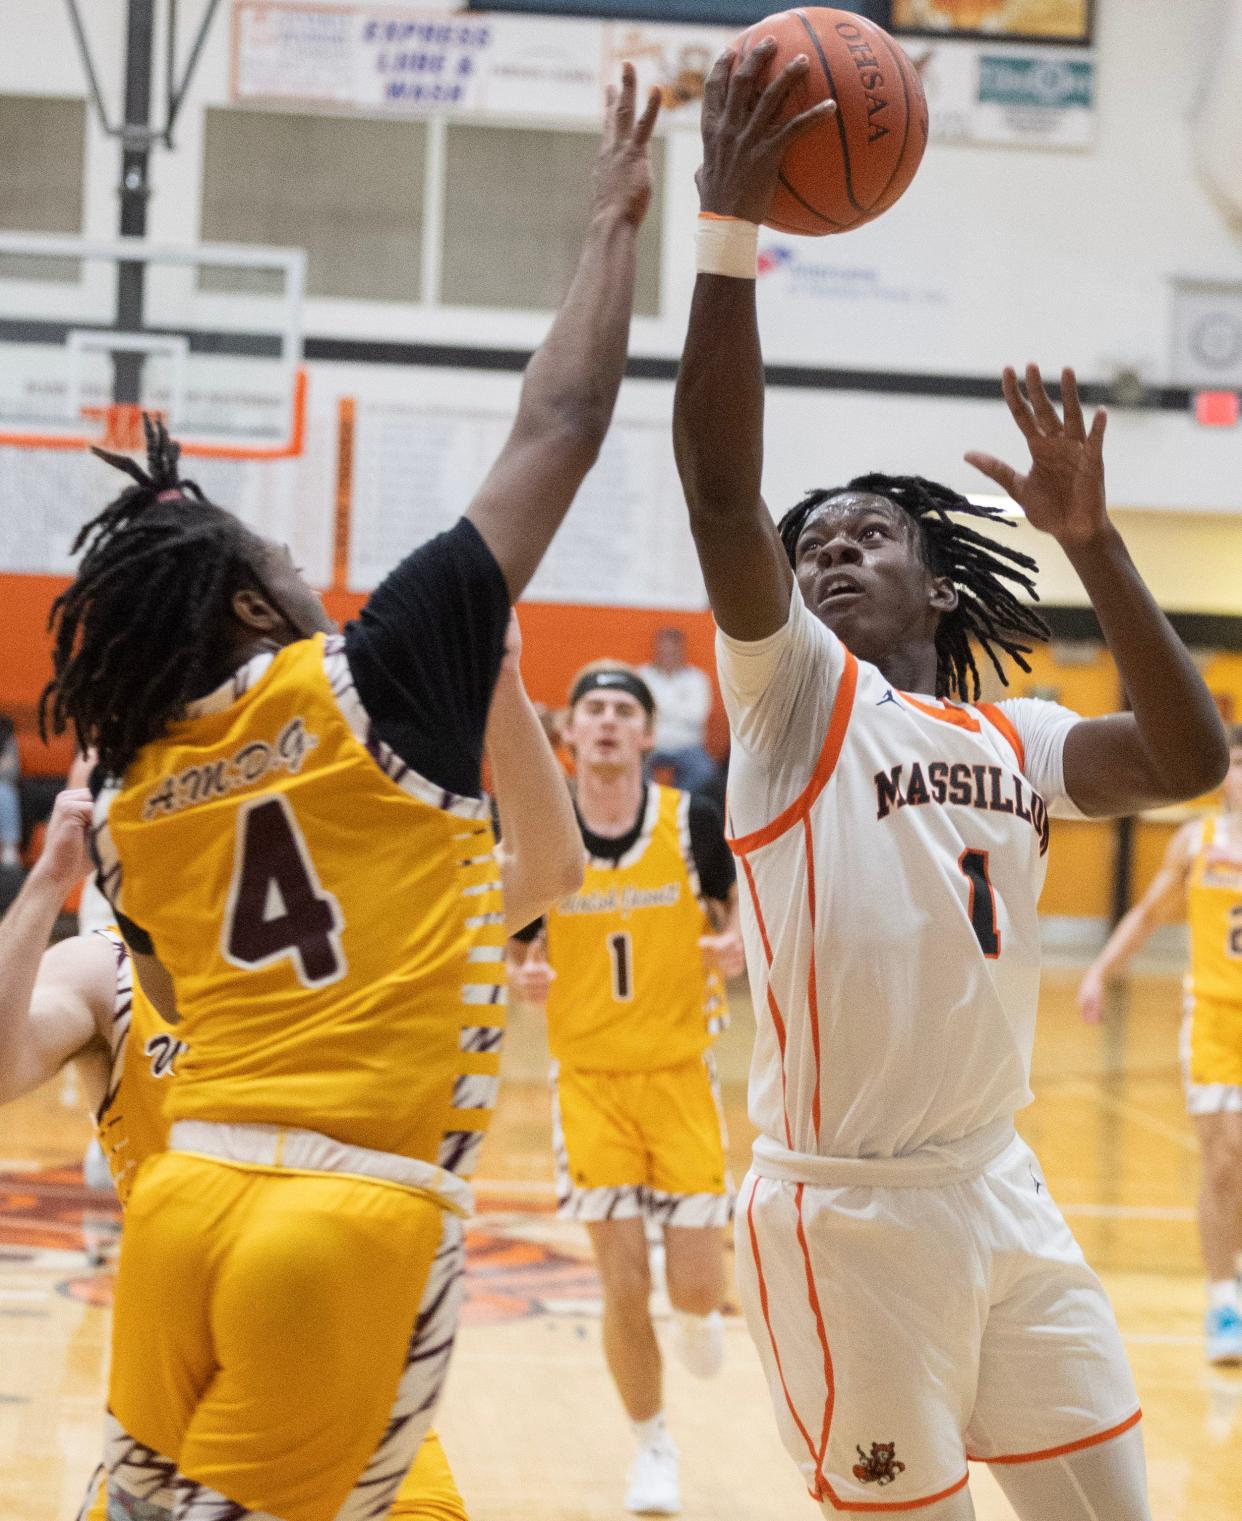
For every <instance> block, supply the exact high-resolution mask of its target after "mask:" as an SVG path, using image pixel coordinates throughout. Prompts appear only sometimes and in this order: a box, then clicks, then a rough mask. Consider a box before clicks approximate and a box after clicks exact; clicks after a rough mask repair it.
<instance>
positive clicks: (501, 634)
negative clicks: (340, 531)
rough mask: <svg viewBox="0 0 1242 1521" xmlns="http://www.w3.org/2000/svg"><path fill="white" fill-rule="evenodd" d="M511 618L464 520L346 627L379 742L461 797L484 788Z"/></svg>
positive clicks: (496, 571) (403, 568)
mask: <svg viewBox="0 0 1242 1521" xmlns="http://www.w3.org/2000/svg"><path fill="white" fill-rule="evenodd" d="M508 621H509V592H508V588H507V587H506V586H505V580H504V577H503V576H502V575H501V572H500V567H499V566H498V565H497V564H496V561H495V559H494V558H493V557H492V554H491V551H490V550H489V549H488V547H487V545H486V544H485V543H484V542H483V540H482V538H481V537H480V535H479V532H478V530H477V529H476V528H475V527H474V525H473V524H472V523H469V522H467V521H466V519H465V518H462V519H461V520H460V521H459V522H458V523H457V524H456V526H455V527H453V528H451V529H449V531H448V532H447V533H442V534H438V535H437V536H436V537H435V538H434V539H429V540H428V541H427V543H426V544H422V545H420V546H419V548H418V549H416V550H415V551H414V552H413V553H412V554H410V555H407V556H406V558H405V559H404V560H402V562H401V564H400V565H398V566H397V568H396V569H395V570H394V571H392V572H391V574H389V575H388V576H387V577H386V578H385V579H384V581H383V582H382V583H381V584H380V585H379V586H378V587H376V589H375V591H373V592H372V593H371V596H370V597H369V598H368V599H367V603H366V606H365V607H364V608H363V609H362V612H361V614H360V616H359V617H358V619H357V621H356V622H353V623H350V624H349V625H348V626H347V627H346V629H345V648H346V652H347V654H348V657H349V666H350V670H351V672H352V673H353V678H354V684H355V685H356V686H357V688H358V695H359V697H361V699H362V704H363V707H365V708H366V710H367V713H368V715H369V716H370V718H371V721H372V723H373V724H374V725H375V728H376V730H377V732H378V733H379V736H380V738H381V739H383V740H384V741H385V743H387V744H388V745H390V746H391V747H392V749H393V750H395V751H396V753H397V754H398V755H399V756H400V757H401V759H402V760H403V761H405V763H406V765H408V766H411V767H413V769H414V770H415V771H417V772H418V774H419V775H420V776H423V777H425V778H426V779H427V780H428V781H429V782H434V783H435V785H436V786H438V787H443V788H445V789H446V790H447V791H449V792H455V793H458V794H459V795H461V796H465V797H477V796H478V795H479V793H480V791H481V789H482V776H481V772H482V762H483V731H484V729H485V728H486V726H487V712H488V708H489V707H490V706H491V700H492V689H493V688H494V687H495V685H496V675H497V672H498V671H499V670H500V659H501V655H502V654H503V652H504V640H505V628H506V626H507V624H508Z"/></svg>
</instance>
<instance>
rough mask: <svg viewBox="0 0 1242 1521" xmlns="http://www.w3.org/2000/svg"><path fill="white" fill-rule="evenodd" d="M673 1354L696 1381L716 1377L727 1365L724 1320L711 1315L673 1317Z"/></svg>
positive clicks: (713, 1314) (678, 1314)
mask: <svg viewBox="0 0 1242 1521" xmlns="http://www.w3.org/2000/svg"><path fill="white" fill-rule="evenodd" d="M673 1351H674V1352H676V1354H677V1356H678V1357H679V1358H680V1359H681V1361H682V1362H683V1363H684V1364H685V1366H686V1367H687V1368H689V1370H690V1372H691V1373H693V1374H694V1376H695V1378H715V1376H716V1374H717V1373H719V1372H720V1370H721V1368H722V1367H723V1366H724V1320H723V1318H722V1317H721V1314H720V1311H719V1310H713V1311H712V1312H711V1314H710V1315H686V1314H684V1313H683V1312H682V1311H680V1310H678V1311H676V1312H675V1313H674V1315H673Z"/></svg>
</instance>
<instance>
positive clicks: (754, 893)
mask: <svg viewBox="0 0 1242 1521" xmlns="http://www.w3.org/2000/svg"><path fill="white" fill-rule="evenodd" d="M742 872H743V874H744V875H745V877H746V887H747V890H748V891H749V893H750V901H751V906H752V907H753V908H754V910H755V923H756V924H757V925H758V926H759V938H760V940H761V941H762V942H763V954H764V956H765V958H766V959H767V963H768V972H769V974H770V973H771V971H772V942H771V941H770V940H769V939H768V927H767V925H766V924H765V923H764V921H763V910H762V908H760V907H759V890H758V888H757V887H756V886H755V874H754V872H752V871H751V869H750V862H749V861H748V860H747V859H746V857H745V856H743V857H742ZM765 991H766V993H767V1002H768V1013H769V1014H770V1015H771V1016H772V1024H773V1026H774V1027H775V1029H776V1044H777V1045H778V1046H779V1047H780V1052H781V1110H782V1112H783V1114H784V1116H785V1145H786V1146H788V1147H789V1149H790V1150H791V1151H792V1150H793V1132H792V1131H791V1130H790V1128H789V1105H788V1103H787V1102H786V1098H785V1021H784V1020H783V1019H782V1018H781V1011H780V1006H779V1004H778V1003H777V1002H776V994H775V993H774V992H773V991H772V978H771V976H770V975H769V977H768V981H767V987H766V989H765ZM817 1091H818V1090H817Z"/></svg>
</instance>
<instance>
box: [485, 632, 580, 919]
mask: <svg viewBox="0 0 1242 1521" xmlns="http://www.w3.org/2000/svg"><path fill="white" fill-rule="evenodd" d="M521 655H522V636H521V631H520V630H519V628H518V621H517V615H516V613H514V614H511V615H510V617H509V629H508V633H507V634H506V636H505V655H504V660H503V661H502V662H501V666H500V675H499V677H498V678H497V681H496V690H495V693H494V694H493V696H492V706H491V712H490V713H489V715H488V720H487V738H486V746H487V757H488V760H489V761H490V762H491V767H492V782H493V785H494V787H495V790H496V805H497V807H498V808H499V810H500V835H501V842H500V870H501V879H502V881H503V883H504V893H505V927H506V928H507V929H508V931H509V933H510V934H513V933H514V932H515V931H517V930H520V929H524V928H525V927H526V926H527V925H528V924H530V923H531V922H532V920H535V919H538V918H539V916H540V915H541V914H542V913H544V912H545V911H546V910H547V909H549V908H551V906H552V905H553V904H554V903H558V902H559V901H560V900H561V899H562V898H564V897H566V896H567V895H568V894H569V893H572V892H575V891H576V890H577V889H578V888H579V887H581V886H582V873H583V869H584V867H585V865H586V850H585V848H584V846H583V844H582V832H581V830H580V829H579V828H578V820H577V818H576V816H575V814H574V806H573V803H572V801H571V800H570V796H569V787H568V786H567V784H566V781H565V773H564V772H563V771H562V770H561V767H560V763H559V762H558V761H557V758H556V755H555V752H554V751H553V749H552V746H551V745H550V744H549V742H548V737H547V735H546V734H545V733H544V729H543V725H542V724H541V723H540V721H539V714H538V712H537V711H536V709H535V705H534V703H532V702H531V700H530V698H529V696H528V695H527V692H526V688H525V686H524V685H523V684H522V669H521Z"/></svg>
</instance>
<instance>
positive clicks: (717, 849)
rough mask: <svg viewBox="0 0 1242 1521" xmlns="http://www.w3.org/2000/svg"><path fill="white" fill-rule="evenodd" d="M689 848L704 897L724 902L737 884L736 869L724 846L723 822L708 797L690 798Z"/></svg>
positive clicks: (730, 854)
mask: <svg viewBox="0 0 1242 1521" xmlns="http://www.w3.org/2000/svg"><path fill="white" fill-rule="evenodd" d="M690 849H691V851H692V852H693V854H694V865H695V869H696V871H697V872H698V874H699V887H700V888H701V889H702V892H703V896H704V897H705V898H714V899H715V900H716V901H717V902H718V903H724V902H725V901H726V900H727V899H728V896H729V893H730V890H731V889H732V887H733V884H734V883H735V882H736V881H737V868H736V867H735V865H734V862H733V852H732V851H731V850H730V849H729V847H728V845H727V844H726V843H725V833H724V821H723V820H722V819H721V817H720V814H719V813H718V812H717V809H716V805H715V803H713V802H711V801H710V800H709V799H708V798H705V797H698V796H694V797H692V798H691V799H690Z"/></svg>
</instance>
